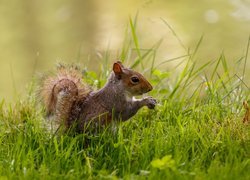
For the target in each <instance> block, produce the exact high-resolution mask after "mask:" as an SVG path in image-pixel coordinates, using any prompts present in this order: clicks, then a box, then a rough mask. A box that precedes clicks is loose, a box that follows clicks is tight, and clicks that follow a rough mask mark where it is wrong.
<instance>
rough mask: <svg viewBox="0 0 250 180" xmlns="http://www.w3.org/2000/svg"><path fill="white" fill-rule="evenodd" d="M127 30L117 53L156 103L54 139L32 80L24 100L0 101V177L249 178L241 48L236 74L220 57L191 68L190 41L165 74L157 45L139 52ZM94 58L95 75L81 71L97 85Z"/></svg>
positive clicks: (107, 62) (132, 26) (105, 61)
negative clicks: (143, 79) (145, 81)
mask: <svg viewBox="0 0 250 180" xmlns="http://www.w3.org/2000/svg"><path fill="white" fill-rule="evenodd" d="M129 31H130V34H131V36H126V38H125V43H124V46H123V48H122V51H121V53H120V58H121V59H123V60H125V64H126V63H127V64H129V63H130V64H131V66H132V67H134V68H138V69H139V68H143V69H144V70H145V71H144V72H145V74H146V75H148V77H149V79H150V81H151V82H152V84H153V85H154V87H155V89H154V91H152V92H151V93H150V95H151V96H153V97H156V98H157V99H158V101H159V103H158V105H157V108H156V110H153V111H150V110H148V109H146V108H144V109H142V110H140V112H139V113H138V114H137V115H136V116H134V117H133V118H132V119H131V120H129V121H127V122H125V123H116V124H114V125H113V126H110V127H107V128H106V129H105V130H103V131H101V132H100V133H97V134H80V135H76V136H69V135H67V134H65V135H60V136H57V135H55V134H53V133H51V132H49V131H47V130H46V128H45V127H44V125H43V124H44V121H45V120H44V109H43V108H42V107H41V106H40V104H39V103H37V97H36V96H35V93H34V86H33V85H32V86H31V88H29V89H28V90H27V91H28V93H27V94H28V95H27V98H24V100H18V101H17V102H16V103H15V104H14V105H8V104H6V103H5V102H4V100H2V102H1V103H0V143H1V146H0V179H85V178H86V179H87V178H88V179H118V178H124V179H249V178H250V175H249V170H250V153H249V149H250V141H249V140H250V136H249V125H248V124H247V123H243V122H242V119H243V117H244V113H245V109H244V108H243V106H242V102H243V101H244V100H247V99H249V95H250V93H249V89H248V87H247V85H246V84H245V83H244V75H245V71H244V67H245V62H246V60H247V53H246V55H245V56H244V57H243V58H242V59H241V60H240V61H241V63H242V64H243V65H242V66H243V70H242V71H241V72H240V73H234V72H232V71H230V72H229V68H228V67H227V63H226V59H225V58H224V56H223V55H222V56H221V57H219V58H218V60H216V61H214V62H210V63H208V64H205V65H203V66H200V67H196V63H195V53H196V52H197V50H198V47H199V43H198V45H197V48H196V49H195V50H194V51H192V52H188V53H187V54H188V55H187V56H185V59H184V60H183V59H181V62H183V64H185V66H184V68H183V70H182V71H181V72H180V73H179V74H175V68H173V70H168V71H167V72H166V71H163V70H160V68H157V66H156V65H155V52H156V50H157V47H158V46H159V44H160V43H156V44H155V45H153V47H151V48H150V49H148V50H141V49H140V48H139V42H138V39H137V36H136V33H135V32H136V31H135V24H134V22H132V21H131V22H130V30H129ZM132 45H133V47H134V49H132V50H131V46H132ZM248 48H249V47H248ZM132 51H133V52H136V56H135V57H131V56H133V54H134V53H131V52H132ZM127 59H135V60H134V61H133V63H131V62H128V61H127ZM177 59H178V58H177ZM179 60H180V59H179ZM102 62H103V64H102V66H101V67H102V70H101V71H100V72H103V73H94V72H89V71H86V72H85V79H87V80H88V83H90V84H92V85H95V86H97V87H99V86H102V85H103V84H104V82H105V80H106V76H107V74H106V72H107V69H109V68H108V66H109V65H110V57H109V53H108V52H107V53H106V54H105V55H104V56H103V59H102ZM165 63H167V62H165ZM207 70H208V71H209V74H208V75H206V73H205V72H206V71H207ZM96 80H97V81H96Z"/></svg>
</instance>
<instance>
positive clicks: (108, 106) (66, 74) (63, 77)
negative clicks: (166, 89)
mask: <svg viewBox="0 0 250 180" xmlns="http://www.w3.org/2000/svg"><path fill="white" fill-rule="evenodd" d="M152 89H153V87H152V85H151V84H150V83H149V82H148V81H147V80H146V79H145V77H144V76H143V75H142V74H140V73H138V72H136V71H134V70H132V69H129V68H126V67H124V66H123V65H122V63H121V62H120V61H117V62H115V63H114V64H113V71H112V72H111V74H110V76H109V79H108V81H107V83H106V84H105V86H104V87H103V88H101V89H99V90H97V91H92V90H91V89H90V88H89V86H88V85H87V84H85V83H84V82H83V81H82V73H81V71H80V70H79V68H77V67H74V66H71V67H65V66H62V65H61V66H59V67H58V69H57V73H56V74H55V75H52V76H48V77H46V78H44V80H43V82H42V85H41V98H42V101H43V103H44V105H45V108H46V112H47V114H49V115H53V116H54V119H55V121H56V122H58V123H59V124H63V125H64V127H65V128H66V129H69V128H71V127H72V126H75V128H76V131H77V132H79V133H80V132H84V131H85V130H86V126H89V125H91V124H92V123H94V124H95V125H101V126H103V125H107V124H109V123H110V122H111V121H112V120H121V121H126V120H128V119H129V118H131V117H132V116H134V115H135V114H136V113H137V111H138V110H139V109H140V108H142V107H143V106H147V107H148V108H149V109H154V107H155V105H156V100H155V99H154V98H152V97H145V98H143V99H135V98H134V96H138V95H142V94H144V93H147V92H149V91H151V90H152ZM89 123H90V124H89Z"/></svg>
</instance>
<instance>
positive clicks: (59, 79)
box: [40, 65, 90, 124]
mask: <svg viewBox="0 0 250 180" xmlns="http://www.w3.org/2000/svg"><path fill="white" fill-rule="evenodd" d="M89 92H90V89H89V88H88V86H87V85H85V84H84V83H83V82H82V75H81V72H80V70H79V68H78V67H76V66H70V67H65V66H63V65H59V66H58V68H57V72H56V74H54V75H49V76H47V77H45V78H44V79H43V82H42V86H41V90H40V94H41V98H42V101H43V103H44V105H45V107H46V111H47V114H48V115H55V116H56V120H58V121H60V122H61V121H64V122H65V121H66V124H68V123H69V122H67V121H68V119H69V115H70V113H71V111H72V107H73V105H74V103H75V102H76V101H78V100H84V99H85V98H86V97H87V96H88V94H89Z"/></svg>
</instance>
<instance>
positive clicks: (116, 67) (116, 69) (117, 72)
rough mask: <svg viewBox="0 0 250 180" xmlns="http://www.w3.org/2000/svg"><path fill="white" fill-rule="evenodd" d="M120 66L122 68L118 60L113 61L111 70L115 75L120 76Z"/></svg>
mask: <svg viewBox="0 0 250 180" xmlns="http://www.w3.org/2000/svg"><path fill="white" fill-rule="evenodd" d="M122 68H123V66H122V64H121V62H120V61H117V62H115V63H114V65H113V71H114V73H115V75H118V76H120V75H121V74H122Z"/></svg>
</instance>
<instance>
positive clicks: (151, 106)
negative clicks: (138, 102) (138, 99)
mask: <svg viewBox="0 0 250 180" xmlns="http://www.w3.org/2000/svg"><path fill="white" fill-rule="evenodd" d="M143 100H144V101H145V105H146V106H148V108H149V109H154V108H155V105H156V103H157V101H156V99H154V98H152V97H146V98H144V99H143Z"/></svg>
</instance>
